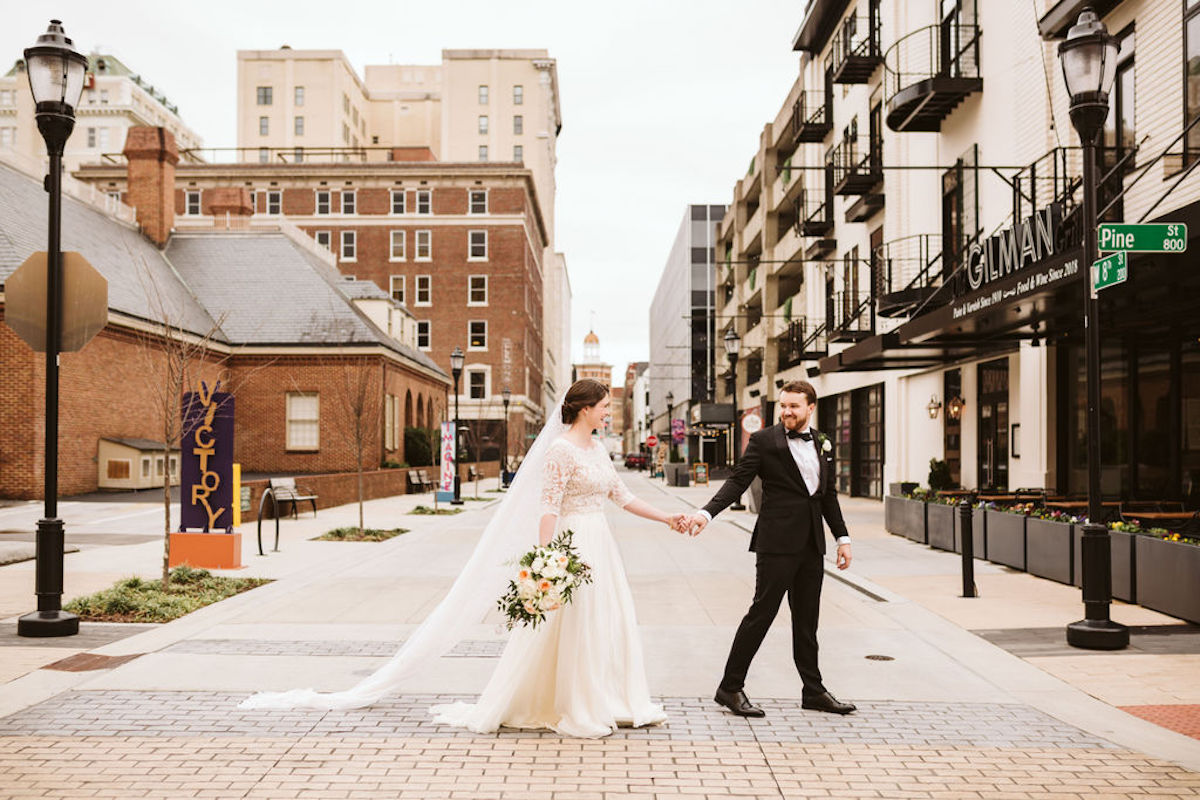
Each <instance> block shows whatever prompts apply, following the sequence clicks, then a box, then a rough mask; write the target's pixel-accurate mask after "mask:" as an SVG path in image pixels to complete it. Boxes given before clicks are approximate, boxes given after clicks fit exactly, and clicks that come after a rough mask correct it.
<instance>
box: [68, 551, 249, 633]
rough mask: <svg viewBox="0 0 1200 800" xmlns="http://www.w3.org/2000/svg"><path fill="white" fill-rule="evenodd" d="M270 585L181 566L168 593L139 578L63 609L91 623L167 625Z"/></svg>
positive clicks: (174, 570)
mask: <svg viewBox="0 0 1200 800" xmlns="http://www.w3.org/2000/svg"><path fill="white" fill-rule="evenodd" d="M264 583H270V581H268V580H267V579H265V578H226V577H222V576H217V575H213V574H212V573H211V572H209V571H208V570H206V569H194V568H192V567H189V566H186V565H183V566H179V567H176V568H175V569H173V570H171V573H170V576H169V582H168V584H167V590H166V591H165V592H164V591H163V588H162V584H161V583H159V582H158V581H148V580H144V579H142V578H138V577H131V578H125V579H123V580H120V581H117V583H115V584H114V585H113V586H112V587H111V588H109V589H103V590H101V591H99V592H96V593H94V594H90V595H86V596H84V597H76V598H75V599H74V600H72V601H71V602H69V603H67V604H66V606H65V608H66V610H67V611H70V612H72V613H73V614H78V615H79V617H80V619H83V620H87V621H92V622H170V621H171V620H173V619H178V618H179V617H182V616H183V615H185V614H189V613H191V612H193V611H195V610H196V609H198V608H203V607H204V606H207V605H210V604H212V603H216V602H219V601H221V600H224V599H225V598H227V597H232V596H233V595H235V594H240V593H241V592H244V591H246V590H248V589H253V588H255V587H257V586H262V585H263V584H264Z"/></svg>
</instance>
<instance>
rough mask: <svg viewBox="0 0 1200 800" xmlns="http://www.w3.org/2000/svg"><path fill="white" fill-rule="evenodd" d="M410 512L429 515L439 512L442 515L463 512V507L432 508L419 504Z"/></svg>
mask: <svg viewBox="0 0 1200 800" xmlns="http://www.w3.org/2000/svg"><path fill="white" fill-rule="evenodd" d="M408 513H410V514H427V515H432V514H437V515H439V516H440V515H443V514H461V513H462V509H461V508H430V507H429V506H417V507H416V508H414V509H413V510H412V511H410V512H408Z"/></svg>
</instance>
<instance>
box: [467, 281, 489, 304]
mask: <svg viewBox="0 0 1200 800" xmlns="http://www.w3.org/2000/svg"><path fill="white" fill-rule="evenodd" d="M487 304H488V281H487V275H471V276H470V277H468V278H467V305H469V306H486V305H487Z"/></svg>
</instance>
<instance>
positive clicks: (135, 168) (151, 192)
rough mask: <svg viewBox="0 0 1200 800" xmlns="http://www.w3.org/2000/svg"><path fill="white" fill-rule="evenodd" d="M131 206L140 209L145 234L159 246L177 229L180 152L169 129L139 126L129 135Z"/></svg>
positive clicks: (127, 158) (126, 158)
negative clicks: (177, 177)
mask: <svg viewBox="0 0 1200 800" xmlns="http://www.w3.org/2000/svg"><path fill="white" fill-rule="evenodd" d="M123 152H124V154H125V161H126V163H127V164H128V179H127V183H128V200H127V202H128V203H129V205H131V206H133V207H134V208H135V209H137V221H138V224H139V225H140V226H141V227H142V233H144V234H146V235H147V236H148V237H150V239H151V240H153V241H154V243H155V244H157V245H158V246H159V247H162V246H163V245H165V244H166V243H167V238H168V237H169V236H170V235H171V228H173V227H174V226H175V165H176V164H177V163H179V151H178V150H177V149H176V147H175V135H174V134H172V133H171V132H170V131H169V130H167V129H166V128H161V127H158V128H151V127H135V128H130V129H129V132H128V133H127V134H126V136H125V150H124V151H123Z"/></svg>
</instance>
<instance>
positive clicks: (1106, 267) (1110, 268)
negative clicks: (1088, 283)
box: [1092, 250, 1129, 291]
mask: <svg viewBox="0 0 1200 800" xmlns="http://www.w3.org/2000/svg"><path fill="white" fill-rule="evenodd" d="M1128 279H1129V258H1128V256H1126V254H1125V251H1124V250H1120V251H1118V252H1116V253H1113V254H1112V255H1111V256H1105V257H1104V258H1102V259H1100V260H1099V261H1097V262H1096V263H1094V264H1092V288H1093V289H1095V290H1096V291H1100V290H1101V289H1107V288H1108V287H1109V286H1116V285H1117V284H1118V283H1124V282H1125V281H1126V280H1128Z"/></svg>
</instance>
